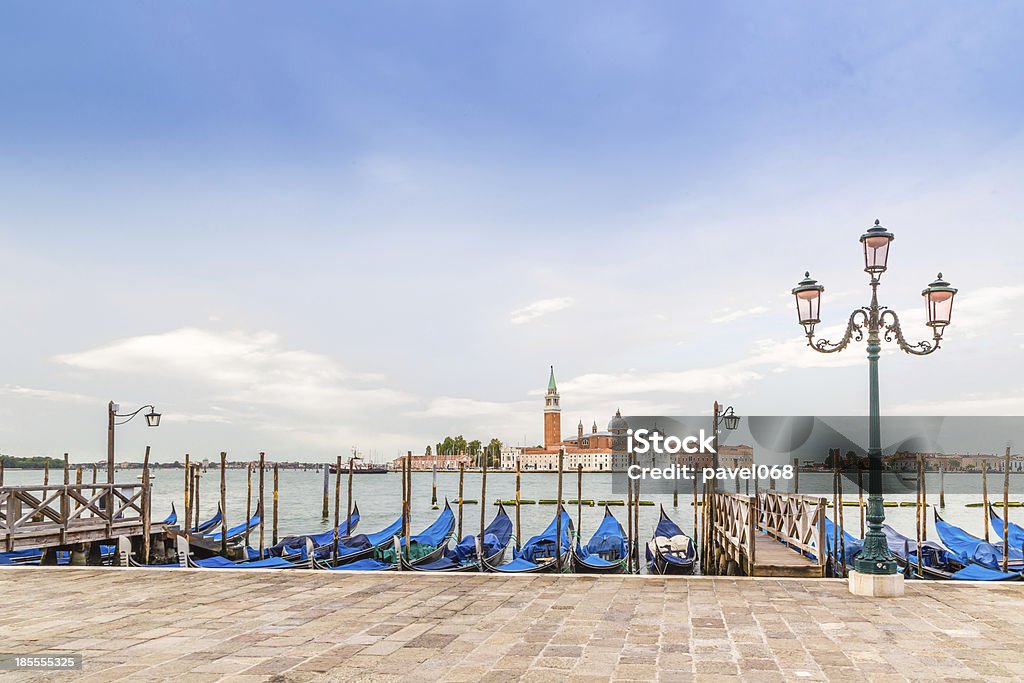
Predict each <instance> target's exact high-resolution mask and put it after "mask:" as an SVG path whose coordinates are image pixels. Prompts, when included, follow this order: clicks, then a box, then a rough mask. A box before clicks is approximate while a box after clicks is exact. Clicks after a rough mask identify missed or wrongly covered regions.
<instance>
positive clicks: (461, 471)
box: [459, 462, 466, 541]
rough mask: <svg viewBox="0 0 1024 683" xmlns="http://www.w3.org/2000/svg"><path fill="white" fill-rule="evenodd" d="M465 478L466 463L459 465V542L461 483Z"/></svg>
mask: <svg viewBox="0 0 1024 683" xmlns="http://www.w3.org/2000/svg"><path fill="white" fill-rule="evenodd" d="M465 476H466V463H464V462H460V463H459V540H460V541H461V540H462V483H463V479H464V478H465Z"/></svg>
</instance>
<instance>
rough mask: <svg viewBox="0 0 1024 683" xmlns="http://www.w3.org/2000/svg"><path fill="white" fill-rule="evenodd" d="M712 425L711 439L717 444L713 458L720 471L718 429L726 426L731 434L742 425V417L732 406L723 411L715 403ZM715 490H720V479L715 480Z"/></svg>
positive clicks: (716, 467) (716, 402)
mask: <svg viewBox="0 0 1024 683" xmlns="http://www.w3.org/2000/svg"><path fill="white" fill-rule="evenodd" d="M711 422H712V424H711V438H712V440H713V441H714V444H715V452H714V454H713V456H712V459H713V462H714V467H715V469H716V470H717V469H718V427H719V426H724V427H725V428H726V429H728V430H729V431H730V432H731V431H732V430H734V429H736V427H738V426H739V424H740V416H739V415H737V414H736V412H735V411H734V410H733V409H732V406H729V407H728V408H725V409H724V410H723V409H722V406H721V405H720V404H719V403H718V401H715V406H714V410H713V413H712V421H711ZM715 488H716V489H717V488H718V478H717V477H716V478H715Z"/></svg>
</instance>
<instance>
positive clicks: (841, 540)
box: [836, 469, 846, 576]
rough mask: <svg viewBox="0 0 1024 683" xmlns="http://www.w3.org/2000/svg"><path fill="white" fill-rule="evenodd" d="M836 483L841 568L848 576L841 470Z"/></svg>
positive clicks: (844, 574)
mask: <svg viewBox="0 0 1024 683" xmlns="http://www.w3.org/2000/svg"><path fill="white" fill-rule="evenodd" d="M836 483H837V484H838V485H839V510H838V512H837V513H836V514H837V515H838V519H839V557H840V560H839V566H840V568H841V570H842V573H843V576H846V528H845V525H844V524H843V471H842V469H840V470H839V476H838V478H837V479H836Z"/></svg>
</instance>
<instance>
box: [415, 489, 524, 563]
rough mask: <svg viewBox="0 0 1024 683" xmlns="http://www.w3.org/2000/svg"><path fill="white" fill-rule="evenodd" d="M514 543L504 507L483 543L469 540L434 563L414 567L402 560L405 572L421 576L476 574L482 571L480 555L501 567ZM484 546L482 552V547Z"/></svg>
mask: <svg viewBox="0 0 1024 683" xmlns="http://www.w3.org/2000/svg"><path fill="white" fill-rule="evenodd" d="M511 540H512V520H511V519H509V516H508V513H507V512H505V506H504V505H499V506H498V513H497V514H496V515H494V519H493V520H491V523H490V524H488V525H487V528H485V529H484V536H483V542H482V543H481V542H480V537H479V536H472V535H471V536H466V537H465V538H463V539H462V540H461V541H460V542H459V543H458V545H456V546H455V548H454V549H448V548H447V547H446V548H445V550H444V553H443V555H442V556H441V557H440V558H438V559H436V560H434V561H433V562H424V563H420V564H415V563H412V562H408V561H407V560H406V559H405V557H402V556H400V560H401V563H402V569H406V570H409V569H411V570H415V571H421V572H473V571H480V570H481V566H480V562H479V560H478V559H477V558H478V557H479V556H480V555H481V554H482V555H483V557H484V558H485V559H486V561H487V562H488V563H490V564H492V565H494V564H500V563H501V561H502V559H503V558H504V556H505V549H506V548H508V544H509V541H511ZM480 546H482V548H481V547H480Z"/></svg>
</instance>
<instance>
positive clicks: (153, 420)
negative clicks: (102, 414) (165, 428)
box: [107, 401, 160, 484]
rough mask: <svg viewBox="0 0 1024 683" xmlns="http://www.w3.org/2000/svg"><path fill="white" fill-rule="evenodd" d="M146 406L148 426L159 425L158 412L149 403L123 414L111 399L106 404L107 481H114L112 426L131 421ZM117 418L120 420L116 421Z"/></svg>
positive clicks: (109, 482) (110, 482)
mask: <svg viewBox="0 0 1024 683" xmlns="http://www.w3.org/2000/svg"><path fill="white" fill-rule="evenodd" d="M146 408H149V412H148V413H146V424H147V425H149V426H150V427H159V426H160V413H158V412H156V408H154V407H153V406H151V405H148V406H142V407H141V408H139V409H138V410H136V411H135V412H134V413H125V414H124V415H122V414H120V413H118V412H117V411H118V410H120V409H121V406H119V405H118V404H116V403H114V402H113V401H111V402H110V403H108V404H107V483H108V484H113V483H114V427H116V426H118V425H123V424H125V423H127V422H131V421H132V418H133V417H135V416H136V415H138V414H139V413H141V412H142V411H143V410H145V409H146ZM118 420H121V421H120V422H118Z"/></svg>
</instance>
